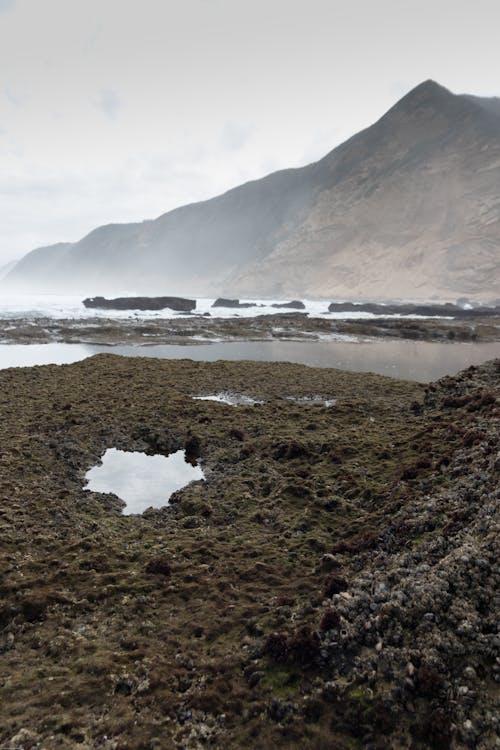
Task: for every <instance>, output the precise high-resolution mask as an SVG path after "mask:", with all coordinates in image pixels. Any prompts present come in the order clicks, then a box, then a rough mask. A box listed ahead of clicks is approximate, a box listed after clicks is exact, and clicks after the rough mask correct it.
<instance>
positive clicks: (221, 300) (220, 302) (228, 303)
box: [212, 297, 257, 308]
mask: <svg viewBox="0 0 500 750" xmlns="http://www.w3.org/2000/svg"><path fill="white" fill-rule="evenodd" d="M212 307H239V308H242V307H257V303H256V302H240V301H239V299H226V298H225V297H218V298H217V299H216V300H215V302H214V303H213V305H212Z"/></svg>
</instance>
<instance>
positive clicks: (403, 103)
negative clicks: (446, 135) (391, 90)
mask: <svg viewBox="0 0 500 750" xmlns="http://www.w3.org/2000/svg"><path fill="white" fill-rule="evenodd" d="M455 99H456V97H455V95H454V94H452V93H451V91H448V89H446V88H445V87H444V86H441V85H440V84H439V83H436V81H433V80H432V79H430V78H429V79H428V80H427V81H423V82H422V83H419V84H418V86H415V88H413V89H411V91H409V92H408V93H407V94H405V96H403V98H402V99H400V100H399V101H398V102H397V103H396V104H395V105H394V106H393V107H392V109H390V110H389V112H400V113H405V114H411V113H413V112H415V111H416V110H418V109H421V108H425V109H432V110H435V111H438V110H441V109H443V108H445V107H447V106H448V105H449V104H450V103H451V102H453V101H454V100H455Z"/></svg>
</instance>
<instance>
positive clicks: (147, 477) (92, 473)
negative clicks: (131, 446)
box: [85, 448, 204, 515]
mask: <svg viewBox="0 0 500 750" xmlns="http://www.w3.org/2000/svg"><path fill="white" fill-rule="evenodd" d="M101 462H102V463H101V464H98V465H97V466H94V467H93V468H92V469H90V470H89V471H88V472H87V474H86V475H85V479H86V481H87V486H86V487H85V489H86V490H90V491H92V492H112V493H114V494H115V495H118V497H119V498H121V499H122V500H123V501H124V502H125V503H126V506H125V508H124V510H123V513H124V514H125V515H130V514H131V513H142V512H143V511H145V510H146V508H150V507H153V508H161V507H163V506H164V505H168V501H169V498H170V496H171V495H172V493H174V492H176V491H177V490H180V489H181V488H182V487H185V486H186V485H187V484H189V482H192V481H194V480H200V479H203V478H204V475H203V471H202V470H201V468H200V467H199V466H193V465H192V464H190V463H187V462H186V460H185V452H184V451H182V450H181V451H177V452H176V453H171V454H170V455H169V456H159V455H155V456H148V455H146V454H145V453H138V452H128V451H120V450H117V449H116V448H109V449H108V450H107V451H106V453H105V454H104V455H103V457H102V458H101Z"/></svg>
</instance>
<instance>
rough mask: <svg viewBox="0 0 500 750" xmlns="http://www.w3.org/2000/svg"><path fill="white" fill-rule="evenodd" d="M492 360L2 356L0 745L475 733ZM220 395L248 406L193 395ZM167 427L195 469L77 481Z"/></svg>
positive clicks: (490, 710)
mask: <svg viewBox="0 0 500 750" xmlns="http://www.w3.org/2000/svg"><path fill="white" fill-rule="evenodd" d="M499 379H500V365H499V363H495V362H491V363H486V364H484V365H482V366H480V367H475V368H473V369H470V370H466V371H464V372H463V373H460V374H458V375H457V376H455V377H451V378H450V377H448V378H443V379H442V380H441V381H437V382H436V383H433V384H429V385H427V386H425V387H424V386H422V385H419V384H417V383H410V382H404V381H398V380H392V379H389V378H384V377H381V376H377V375H371V374H353V373H345V372H341V371H338V370H328V369H314V368H307V367H303V366H300V365H292V364H285V363H274V364H273V363H265V362H262V363H257V362H254V363H252V362H234V363H229V362H215V363H211V364H208V363H202V362H191V361H187V360H185V361H166V360H163V361H160V360H154V359H140V358H137V359H127V358H122V357H117V356H113V355H99V356H97V357H93V358H90V359H88V360H85V361H83V362H80V363H76V364H73V365H69V366H63V367H57V366H47V367H37V368H32V369H29V368H26V369H17V370H4V371H1V372H0V437H1V445H2V450H1V452H0V453H1V455H0V459H1V462H2V470H1V472H0V533H1V534H2V545H1V546H0V590H1V602H0V629H1V633H0V651H1V659H0V745H5V746H6V747H11V746H16V743H17V745H19V746H23V743H25V744H26V743H29V742H31V743H32V746H33V747H43V748H48V749H49V750H52V748H54V749H55V748H63V750H65V749H66V748H68V749H71V750H72V749H73V748H75V747H79V746H82V747H89V748H91V747H103V748H109V750H111V748H118V747H120V748H122V747H123V748H127V749H128V750H139V748H145V747H156V746H158V747H186V748H198V747H200V746H213V747H230V748H235V749H237V748H248V747H261V748H271V747H272V748H290V747H300V748H305V750H308V749H310V750H317V749H318V748H322V747H338V748H365V747H373V748H379V747H380V748H382V747H388V748H389V747H390V748H401V750H403V748H408V747H411V748H414V750H424V748H428V747H431V748H432V747H435V748H438V747H439V748H448V747H449V748H454V747H457V748H461V747H464V748H466V747H477V748H479V749H480V750H490V748H493V747H494V745H493V744H492V743H493V739H492V738H494V734H495V731H497V729H498V725H497V723H496V718H495V717H496V713H495V705H494V687H495V685H496V681H498V679H499V674H500V673H499V671H498V665H497V661H496V659H497V657H498V656H499V654H498V640H497V633H496V625H497V621H498V614H499V613H498V604H497V600H496V599H495V591H497V590H498V583H499V580H498V559H499V557H500V554H499V552H500V550H499V548H498V539H499V535H498V500H499V494H498V487H499V486H500V481H499V470H500V461H499V451H500V445H499V435H500V429H499V419H500V409H499ZM222 391H230V392H234V393H245V394H248V395H249V396H250V397H252V398H254V399H255V400H258V401H262V403H261V404H260V405H259V406H258V407H254V406H252V407H248V408H246V407H242V408H240V409H238V410H237V418H236V419H235V411H236V410H234V409H231V408H229V407H227V408H226V407H224V408H223V407H221V405H220V404H217V403H214V402H211V401H206V400H194V399H193V398H192V394H193V393H219V392H222ZM330 393H334V394H335V396H336V402H335V403H334V404H333V405H332V406H330V407H329V408H328V409H323V408H321V409H319V408H318V407H317V406H316V405H315V403H314V399H312V397H315V396H316V397H322V398H324V397H325V394H330ZM284 394H285V395H289V394H293V395H294V396H295V397H296V398H299V399H303V400H302V401H300V403H298V402H296V401H290V400H288V399H286V398H283V395H284ZM311 399H312V400H311ZM415 404H416V405H417V406H418V408H415ZM311 425H314V429H311ZM183 446H184V447H185V448H186V450H187V449H188V448H189V451H190V454H191V457H192V460H194V461H198V462H200V464H201V466H202V468H203V472H204V475H205V481H204V482H200V483H198V484H192V485H188V486H186V487H185V488H184V489H182V490H179V491H178V492H176V493H175V495H174V496H173V497H172V499H171V504H170V505H168V506H167V507H164V508H160V509H155V510H148V511H146V512H145V513H144V514H142V515H140V514H137V515H129V516H126V515H123V513H122V506H121V504H120V500H119V498H117V497H115V496H112V495H105V494H100V493H92V492H88V491H86V490H84V477H85V473H86V472H87V471H88V469H89V468H90V467H91V466H93V465H95V463H96V462H97V461H98V460H99V459H100V457H101V456H102V455H103V453H104V452H105V450H106V449H107V448H109V447H118V448H120V449H121V450H142V451H145V452H148V453H156V452H159V453H163V454H168V453H169V452H171V451H173V450H178V449H180V448H182V447H183ZM13 743H14V744H13ZM26 747H28V744H26Z"/></svg>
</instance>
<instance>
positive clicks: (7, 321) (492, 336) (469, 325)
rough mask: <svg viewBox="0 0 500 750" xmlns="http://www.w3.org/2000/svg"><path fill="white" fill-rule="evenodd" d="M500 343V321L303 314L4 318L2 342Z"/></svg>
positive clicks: (0, 324) (1, 321)
mask: <svg viewBox="0 0 500 750" xmlns="http://www.w3.org/2000/svg"><path fill="white" fill-rule="evenodd" d="M329 338H330V339H331V340H341V341H342V340H344V341H347V340H354V341H356V340H359V341H364V340H369V339H374V340H381V339H385V340H387V339H404V340H413V341H440V342H443V341H464V342H495V341H500V317H481V316H475V317H470V318H467V319H454V318H447V319H443V318H414V317H413V318H395V317H394V316H392V317H390V318H372V319H366V318H364V319H361V320H360V319H349V318H346V319H341V320H339V319H335V320H329V319H326V318H314V317H308V316H306V315H305V314H303V313H276V314H274V315H260V316H255V317H251V318H249V317H241V318H237V317H234V318H217V317H210V318H209V317H203V316H199V317H197V316H193V317H189V318H187V317H185V318H184V317H182V318H154V319H146V320H141V319H140V318H138V319H130V318H102V317H92V316H89V317H88V318H78V319H73V318H61V319H56V318H49V317H36V318H34V317H20V318H0V344H30V343H33V344H43V343H56V342H57V343H68V344H69V343H78V344H107V345H109V346H113V345H119V344H135V345H142V346H146V345H153V344H196V343H202V344H208V343H210V342H217V343H221V342H224V341H227V342H231V341H273V340H276V341H286V340H289V341H326V340H328V339H329Z"/></svg>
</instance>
